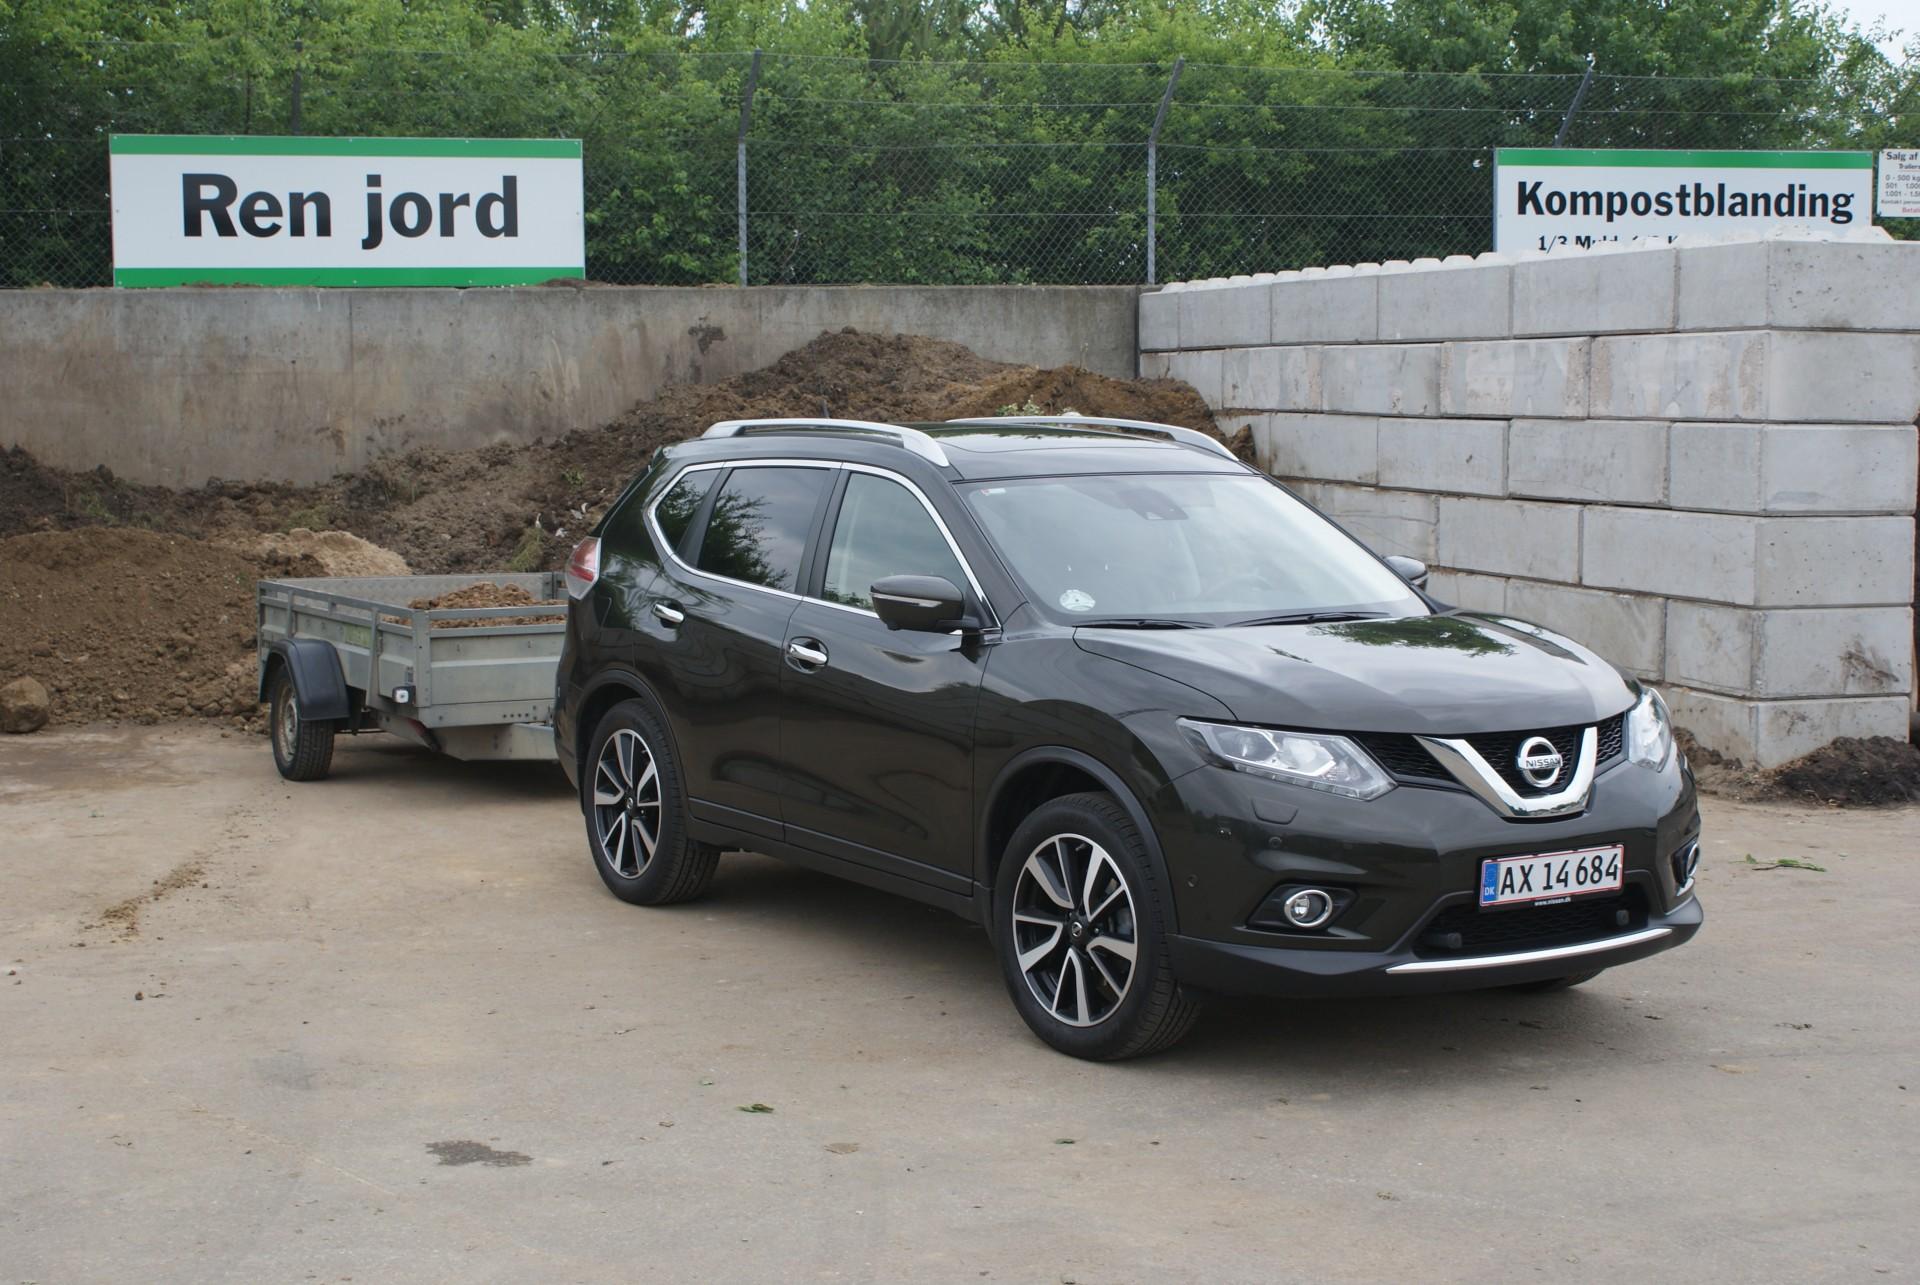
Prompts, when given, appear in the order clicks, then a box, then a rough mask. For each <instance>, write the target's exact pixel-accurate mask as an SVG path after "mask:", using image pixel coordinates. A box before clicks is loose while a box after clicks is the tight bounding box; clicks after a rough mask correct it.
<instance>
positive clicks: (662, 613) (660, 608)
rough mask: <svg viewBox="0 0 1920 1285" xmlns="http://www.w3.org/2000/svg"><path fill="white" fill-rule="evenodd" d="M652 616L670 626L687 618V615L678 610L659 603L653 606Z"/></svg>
mask: <svg viewBox="0 0 1920 1285" xmlns="http://www.w3.org/2000/svg"><path fill="white" fill-rule="evenodd" d="M653 614H654V615H656V616H658V617H660V619H661V620H664V621H665V622H666V623H667V624H670V625H677V624H679V623H680V622H681V621H683V620H685V619H686V618H687V613H686V612H684V611H682V610H680V608H678V607H674V606H669V605H668V604H666V603H664V602H659V601H656V602H655V603H654V604H653Z"/></svg>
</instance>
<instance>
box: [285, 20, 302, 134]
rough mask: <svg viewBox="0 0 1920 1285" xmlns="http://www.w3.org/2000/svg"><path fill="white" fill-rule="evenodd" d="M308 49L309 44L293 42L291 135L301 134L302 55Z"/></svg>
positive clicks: (289, 128) (289, 123) (288, 129)
mask: <svg viewBox="0 0 1920 1285" xmlns="http://www.w3.org/2000/svg"><path fill="white" fill-rule="evenodd" d="M306 47H307V42H306V41H304V40H299V39H296V40H295V41H294V42H293V106H292V110H291V111H290V112H289V113H288V116H289V118H290V119H289V120H288V121H287V132H288V133H289V134H298V133H299V132H300V55H301V53H302V52H304V51H305V50H306Z"/></svg>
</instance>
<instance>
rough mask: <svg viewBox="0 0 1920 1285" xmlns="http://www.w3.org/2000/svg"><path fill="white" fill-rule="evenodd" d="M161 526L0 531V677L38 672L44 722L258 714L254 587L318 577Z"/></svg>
mask: <svg viewBox="0 0 1920 1285" xmlns="http://www.w3.org/2000/svg"><path fill="white" fill-rule="evenodd" d="M317 574H319V568H318V567H317V566H316V565H315V564H314V563H313V562H312V560H311V559H308V558H305V557H301V558H294V559H284V558H273V557H267V556H254V555H248V554H246V553H242V552H240V551H238V550H235V549H232V548H229V547H227V546H225V545H221V544H217V543H214V542H211V541H207V540H200V539H195V538H193V537H191V536H185V535H169V534H163V533H161V532H158V531H136V530H122V529H114V528H108V527H92V528H83V529H79V530H71V531H39V532H34V533H31V534H28V535H17V536H12V537H10V538H7V539H0V621H4V622H5V626H4V628H0V677H4V678H14V677H22V676H24V677H31V678H37V679H39V680H40V682H42V683H43V684H45V685H46V687H47V689H48V691H49V692H51V693H52V696H53V709H52V721H54V722H56V723H84V722H92V721H95V720H100V719H133V720H137V721H140V722H153V721H155V720H157V719H161V718H180V717H188V716H195V715H198V716H203V717H215V718H225V719H234V720H236V721H238V722H240V723H243V724H244V723H249V722H251V721H252V720H253V719H254V717H255V715H256V706H255V696H256V691H255V686H254V685H255V677H256V675H255V661H254V605H253V586H254V582H255V581H256V580H259V579H261V578H263V577H268V576H294V575H317Z"/></svg>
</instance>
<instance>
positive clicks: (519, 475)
mask: <svg viewBox="0 0 1920 1285" xmlns="http://www.w3.org/2000/svg"><path fill="white" fill-rule="evenodd" d="M1029 405H1031V406H1033V407H1034V408H1036V409H1037V410H1038V411H1039V412H1042V413H1050V412H1058V411H1063V410H1077V411H1080V412H1081V413H1082V414H1086V415H1112V416H1118V417H1120V418H1123V419H1148V420H1159V421H1162V422H1165V423H1170V424H1180V425H1183V426H1185V427H1189V428H1198V429H1202V430H1205V431H1207V432H1210V433H1216V435H1217V430H1215V428H1214V423H1213V416H1212V414H1211V413H1210V412H1209V411H1208V410H1207V406H1206V403H1205V402H1204V401H1203V400H1202V399H1201V397H1200V395H1199V394H1198V393H1196V392H1194V390H1193V389H1192V388H1191V387H1189V386H1188V385H1186V384H1183V383H1180V382H1178V381H1175V380H1165V379H1161V380H1126V379H1113V378H1110V377H1108V376H1105V375H1096V374H1094V373H1093V372H1091V371H1086V370H1081V369H1079V368H1077V367H1073V366H1065V367H1061V368H1060V369H1057V370H1041V369H1039V368H1037V367H1033V366H1013V365H1008V364H1006V363H1004V362H995V361H988V360H986V359H985V358H983V357H980V356H978V355H976V354H974V353H973V352H971V351H970V350H968V349H966V348H963V347H961V346H960V345H959V344H954V343H947V342H945V341H943V340H937V339H927V338H923V337H920V336H916V335H896V336H882V335H867V334H861V333H859V332H857V331H852V330H844V331H841V332H839V333H837V334H826V335H822V336H821V337H820V338H818V339H816V340H814V341H813V342H812V343H810V344H808V345H806V346H805V347H804V348H799V349H796V350H794V351H793V352H790V353H788V354H787V355H786V356H784V357H782V358H781V359H780V360H779V361H777V362H775V363H774V364H773V365H771V366H769V367H767V368H765V369H764V370H756V371H750V372H749V373H747V374H744V375H737V376H735V377H734V378H732V379H728V380H725V381H723V382H721V383H718V384H710V385H698V384H683V385H677V386H675V387H672V388H669V389H667V390H666V391H664V392H663V393H661V394H660V396H658V397H656V398H654V399H653V400H652V401H649V402H643V403H641V404H640V405H638V406H636V407H634V408H633V409H632V410H631V411H629V412H627V414H625V415H624V416H622V417H621V418H620V419H618V420H616V421H615V422H614V423H612V424H609V425H606V426H605V427H602V428H595V429H585V430H582V431H580V432H576V433H571V434H569V435H568V436H566V437H564V438H561V439H559V440H557V441H553V442H540V443H535V444H533V445H531V446H491V447H485V448H482V449H480V450H473V451H416V452H414V453H412V454H409V455H405V456H389V457H386V458H383V459H381V460H378V461H376V462H375V463H374V464H372V465H371V466H370V467H368V468H366V469H365V470H363V471H361V472H359V473H352V474H342V475H340V476H338V477H335V478H334V479H332V480H331V481H329V482H325V483H322V484H320V485H318V486H308V487H293V486H278V485H261V484H240V483H227V482H212V483H209V484H208V485H206V486H204V487H201V488H198V489H196V490H190V491H173V490H169V489H167V488H165V487H157V486H136V485H132V484H129V483H125V482H121V481H119V480H118V479H116V478H114V477H113V475H112V474H111V473H109V472H107V471H106V470H105V469H99V470H95V471H94V472H92V473H63V472H60V471H58V470H54V469H49V468H46V467H44V466H42V465H41V464H39V463H38V462H37V461H35V460H34V459H33V458H32V457H30V456H28V455H27V454H26V453H25V452H23V451H19V450H13V451H9V452H6V453H5V454H0V537H3V536H7V535H13V534H16V533H19V532H24V531H35V530H50V529H72V528H78V527H93V526H100V525H107V524H120V525H131V526H143V527H149V528H152V529H155V530H161V531H169V532H175V533H180V534H188V535H196V536H201V537H206V538H212V537H227V538H231V537H233V536H235V535H236V534H246V535H254V536H257V535H258V534H259V533H261V532H266V531H285V530H288V529H290V528H293V527H311V528H313V529H314V530H322V529H336V530H344V531H350V532H352V533H353V534H355V535H357V536H360V537H362V538H363V539H366V540H371V541H372V542H373V543H375V544H377V545H381V546H383V547H385V548H388V549H391V550H393V551H394V552H396V553H398V554H400V555H401V556H402V557H404V558H405V559H406V560H407V562H408V563H409V564H410V565H411V566H412V567H413V569H414V570H415V571H417V572H422V573H433V572H457V571H497V570H501V569H503V568H507V567H509V566H511V567H513V568H514V569H519V570H540V569H546V568H553V567H557V566H558V565H559V564H560V561H561V560H562V559H563V558H564V556H565V551H566V549H567V548H569V547H570V546H571V545H572V544H573V542H574V541H575V540H577V539H578V538H579V536H580V534H581V533H582V532H583V531H584V530H585V529H586V528H588V527H590V526H592V525H593V523H594V521H595V520H596V519H597V518H598V517H599V515H600V512H601V511H602V510H603V509H604V508H605V507H606V505H607V504H608V503H609V502H610V501H611V500H612V499H613V497H614V496H615V495H617V494H618V493H619V491H620V489H621V488H622V487H623V486H625V484H626V483H627V481H628V480H629V479H631V478H632V477H633V476H634V475H635V474H636V473H638V472H639V471H640V470H641V469H642V468H644V467H645V466H646V463H647V460H648V459H649V457H651V456H652V454H653V451H654V448H655V447H658V446H662V445H665V444H667V443H669V442H676V441H681V440H683V439H685V438H688V437H693V436H696V435H697V434H699V433H701V432H702V431H704V430H705V429H706V428H707V426H708V425H710V424H712V423H714V422H716V421H718V420H723V419H742V418H748V417H767V418H774V417H786V416H803V415H821V414H829V415H834V416H838V417H842V418H852V419H877V420H931V419H952V418H956V417H959V416H967V415H992V414H994V413H996V412H997V411H1000V410H1001V409H1003V408H1006V407H1020V408H1023V409H1024V408H1026V407H1027V406H1029Z"/></svg>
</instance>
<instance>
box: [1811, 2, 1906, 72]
mask: <svg viewBox="0 0 1920 1285" xmlns="http://www.w3.org/2000/svg"><path fill="white" fill-rule="evenodd" d="M1830 2H1831V3H1832V4H1833V7H1834V9H1835V10H1836V11H1837V12H1839V13H1840V14H1842V15H1843V16H1845V17H1847V18H1850V19H1852V20H1853V21H1854V22H1856V23H1858V24H1859V25H1860V26H1861V27H1863V28H1865V27H1871V26H1872V25H1873V23H1874V20H1875V19H1877V18H1882V17H1884V18H1885V19H1886V20H1887V25H1888V26H1889V27H1899V28H1904V29H1905V31H1904V34H1903V35H1900V36H1896V37H1895V38H1894V39H1893V40H1891V41H1889V42H1887V43H1886V44H1883V45H1882V46H1881V48H1882V49H1883V50H1884V51H1885V52H1886V54H1887V56H1888V57H1890V58H1893V59H1895V60H1898V59H1899V57H1900V52H1901V49H1902V48H1903V47H1904V46H1906V45H1909V44H1920V0H1830Z"/></svg>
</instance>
